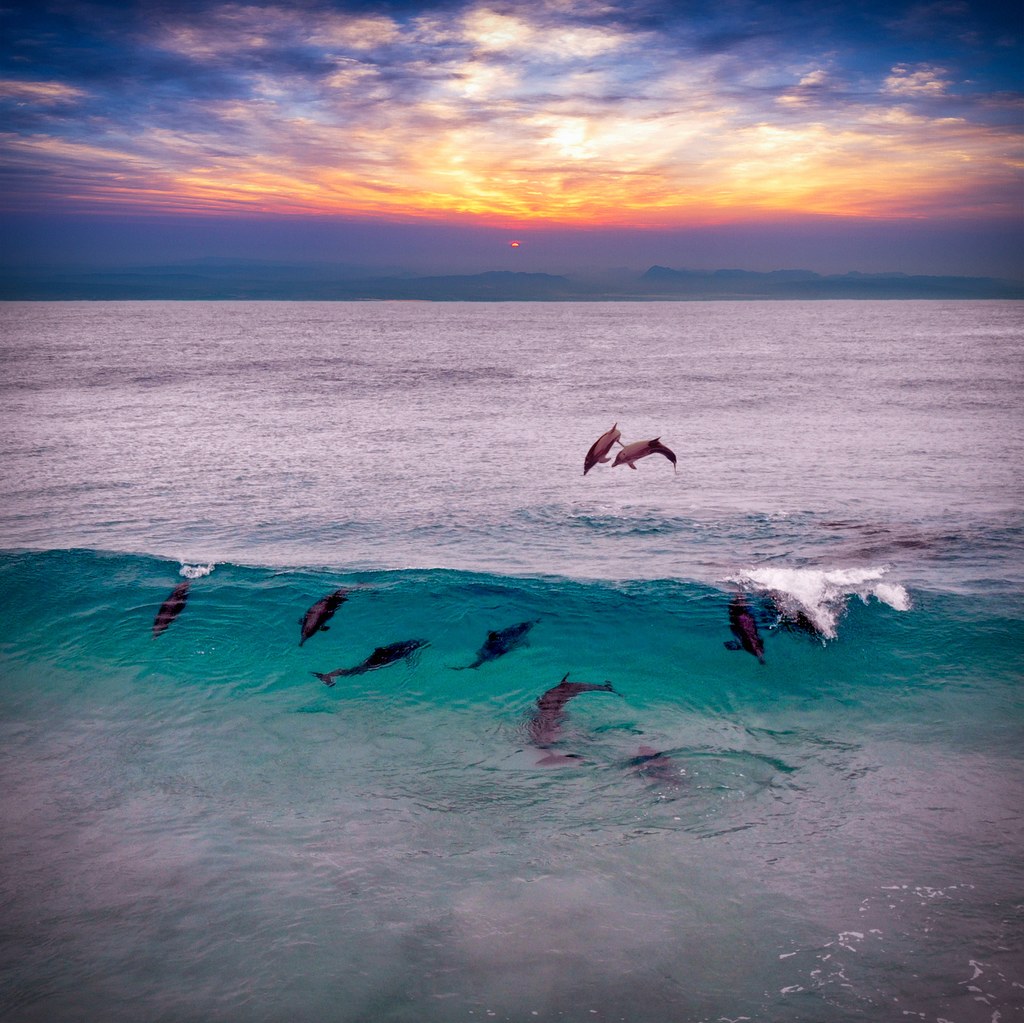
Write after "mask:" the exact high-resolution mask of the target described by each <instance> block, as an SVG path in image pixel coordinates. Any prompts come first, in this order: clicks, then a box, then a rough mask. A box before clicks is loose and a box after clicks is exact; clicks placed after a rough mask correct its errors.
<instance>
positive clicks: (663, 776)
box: [628, 746, 684, 788]
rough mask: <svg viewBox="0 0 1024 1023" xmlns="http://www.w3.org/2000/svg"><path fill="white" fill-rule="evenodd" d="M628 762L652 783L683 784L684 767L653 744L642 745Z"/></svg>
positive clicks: (645, 779)
mask: <svg viewBox="0 0 1024 1023" xmlns="http://www.w3.org/2000/svg"><path fill="white" fill-rule="evenodd" d="M628 764H629V766H630V767H632V768H633V769H634V770H635V771H636V773H637V774H638V775H639V776H640V777H641V778H643V780H644V781H646V782H648V783H650V784H651V785H672V786H674V787H675V788H678V787H679V786H680V785H682V784H683V773H684V772H683V771H682V769H681V768H680V767H679V766H678V765H677V764H676V762H675V761H674V760H673V759H672V758H671V757H669V756H667V755H666V754H665V752H664V751H662V750H656V749H655V748H654V747H653V746H641V747H640V748H639V749H638V750H637V751H636V756H635V757H632V758H631V759H630V760H629V761H628Z"/></svg>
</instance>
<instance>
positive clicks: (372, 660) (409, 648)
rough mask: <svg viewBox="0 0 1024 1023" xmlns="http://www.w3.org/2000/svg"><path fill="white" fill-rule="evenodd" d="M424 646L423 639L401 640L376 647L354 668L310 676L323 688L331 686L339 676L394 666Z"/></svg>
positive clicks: (425, 641)
mask: <svg viewBox="0 0 1024 1023" xmlns="http://www.w3.org/2000/svg"><path fill="white" fill-rule="evenodd" d="M426 645H427V640H425V639H402V640H399V641H398V642H397V643H389V644H388V645H387V646H379V647H377V649H376V650H374V651H373V653H372V654H370V656H369V657H367V658H366V660H365V661H363V662H362V663H361V664H357V665H356V666H355V667H354V668H335V669H334V671H328V672H324V673H323V674H321V673H320V672H319V671H314V672H312V674H314V675H316V677H317V678H318V679H320V681H321V682H323V684H324V685H325V686H333V685H334V680H335V679H336V678H338V676H339V675H362V673H363V672H364V671H373V670H374V669H375V668H385V667H387V666H388V665H389V664H394V663H395V661H401V660H403V659H405V658H407V657H412V655H413V654H414V653H416V651H417V650H419V649H420V648H421V647H425V646H426Z"/></svg>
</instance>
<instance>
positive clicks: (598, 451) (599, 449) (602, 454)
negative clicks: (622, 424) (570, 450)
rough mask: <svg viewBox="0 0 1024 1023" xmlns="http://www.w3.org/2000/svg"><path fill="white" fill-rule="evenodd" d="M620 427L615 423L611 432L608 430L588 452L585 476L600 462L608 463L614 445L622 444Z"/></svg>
mask: <svg viewBox="0 0 1024 1023" xmlns="http://www.w3.org/2000/svg"><path fill="white" fill-rule="evenodd" d="M618 425H619V424H618V423H613V424H612V428H611V429H610V430H606V431H605V432H604V433H602V434H601V436H600V437H598V438H597V440H595V441H594V443H593V444H591V445H590V450H589V451H588V452H587V456H586V458H584V459H583V475H584V476H586V475H587V473H588V472H590V470H591V469H593V468H594V466H595V465H597V463H598V462H607V461H608V452H609V451H611V449H612V445H613V444H621V443H622V441H620V440H619V438H620V437H621V436H622V434H621V433H620V432H619V430H618V429H617V427H618Z"/></svg>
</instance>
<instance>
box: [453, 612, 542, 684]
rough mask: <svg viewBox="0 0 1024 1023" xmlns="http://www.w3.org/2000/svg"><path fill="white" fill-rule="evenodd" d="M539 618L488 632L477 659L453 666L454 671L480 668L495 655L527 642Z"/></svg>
mask: <svg viewBox="0 0 1024 1023" xmlns="http://www.w3.org/2000/svg"><path fill="white" fill-rule="evenodd" d="M539 621H540V619H539V618H532V619H531V620H530V621H528V622H519V624H518V625H510V626H509V627H508V628H507V629H499V630H497V631H495V632H488V633H487V639H486V640H485V641H484V645H483V646H482V647H480V649H479V650H478V651H477V652H476V660H475V661H474V662H473V663H472V664H464V665H462V666H460V667H454V668H452V670H453V671H463V670H465V669H466V668H479V667H480V665H481V664H484V663H486V662H487V661H493V660H494V658H495V657H501V656H502V654H507V653H508V652H509V651H510V650H514V649H515V648H516V647H517V646H520V645H521V644H523V643H525V642H526V634H527V633H528V632H529V631H530V629H532V628H533V627H534V626H535V625H536V624H537V622H539Z"/></svg>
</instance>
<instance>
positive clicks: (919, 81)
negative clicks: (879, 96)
mask: <svg viewBox="0 0 1024 1023" xmlns="http://www.w3.org/2000/svg"><path fill="white" fill-rule="evenodd" d="M948 74H949V72H948V71H946V70H945V69H944V68H939V67H927V66H922V67H918V68H916V69H914V68H911V67H908V66H907V65H906V64H897V65H896V66H895V67H894V68H893V69H892V72H891V73H890V74H889V76H888V77H887V78H886V79H885V83H884V85H883V87H882V91H883V92H886V93H888V94H890V95H893V96H910V97H919V96H943V95H945V94H946V93H947V92H948V91H949V79H948Z"/></svg>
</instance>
